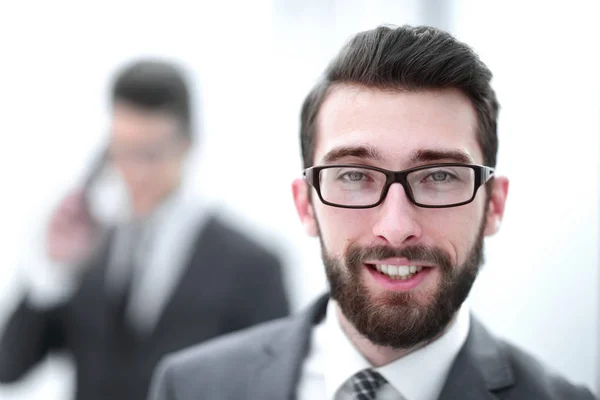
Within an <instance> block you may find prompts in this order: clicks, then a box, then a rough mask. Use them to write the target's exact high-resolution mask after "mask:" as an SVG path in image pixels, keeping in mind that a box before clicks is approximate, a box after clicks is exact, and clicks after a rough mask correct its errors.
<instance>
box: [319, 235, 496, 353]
mask: <svg viewBox="0 0 600 400" xmlns="http://www.w3.org/2000/svg"><path fill="white" fill-rule="evenodd" d="M484 226H485V225H484V224H482V226H481V227H480V229H479V233H478V236H477V238H476V241H475V244H474V245H473V247H472V248H471V251H470V252H469V255H468V257H467V259H466V261H465V262H464V263H463V264H462V265H453V264H452V262H451V261H450V260H451V259H450V256H449V255H448V254H447V253H446V252H444V251H443V250H441V249H439V248H435V247H425V246H409V247H404V248H402V249H394V248H392V247H386V246H375V247H368V248H361V247H358V246H352V247H350V248H349V249H348V251H347V253H346V257H345V262H344V261H343V260H338V259H334V258H332V257H329V255H328V254H327V249H326V248H325V246H324V243H323V240H322V238H321V250H322V256H323V263H324V265H325V272H326V274H327V278H328V280H329V284H330V290H331V297H332V298H333V299H335V300H336V301H337V302H338V304H339V307H340V309H341V311H342V313H343V314H344V316H345V317H346V318H347V319H348V321H349V322H350V323H351V324H352V325H353V326H354V327H355V328H356V330H357V331H358V332H359V333H360V334H362V335H363V336H365V337H366V338H367V339H369V340H370V341H371V342H372V343H373V344H376V345H379V346H386V347H392V348H395V349H411V348H413V347H415V346H418V345H420V344H424V343H427V342H429V341H431V340H433V339H435V338H436V337H438V336H439V335H440V334H442V333H443V332H444V330H445V329H446V327H447V326H448V324H449V323H450V321H451V320H452V318H453V317H454V315H455V314H456V312H457V311H458V309H459V308H460V307H461V305H462V304H463V302H464V301H465V299H466V298H467V296H468V295H469V292H470V291H471V287H472V286H473V283H474V282H475V278H476V277H477V275H478V273H479V269H480V267H481V265H482V264H483V237H484V235H483V229H484ZM319 237H321V235H319ZM393 257H398V258H406V259H408V260H418V261H423V262H427V263H432V264H434V265H436V267H435V268H438V270H439V272H440V278H441V279H440V280H439V285H438V287H437V289H436V290H435V291H432V292H431V293H428V294H427V295H426V296H425V298H426V300H425V304H419V301H417V299H415V298H414V296H412V295H411V294H410V293H396V292H388V293H384V294H382V295H378V296H375V297H374V296H372V295H370V294H369V293H368V290H367V289H366V287H365V285H364V283H363V282H362V280H361V270H362V268H365V267H364V264H363V262H364V261H365V260H368V259H371V260H372V259H385V258H393Z"/></svg>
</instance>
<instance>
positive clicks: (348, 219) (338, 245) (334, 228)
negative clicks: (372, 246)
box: [315, 204, 372, 257]
mask: <svg viewBox="0 0 600 400" xmlns="http://www.w3.org/2000/svg"><path fill="white" fill-rule="evenodd" d="M315 212H316V215H317V222H318V224H319V228H320V231H321V232H320V233H321V240H322V241H323V243H324V245H325V247H326V248H327V251H328V252H329V254H330V255H333V256H336V257H340V256H342V255H343V254H345V252H346V250H347V249H348V247H349V246H350V245H352V244H354V243H362V244H363V245H364V244H368V243H369V241H368V240H369V238H370V236H369V235H372V223H371V222H370V220H369V218H368V212H366V210H350V209H343V208H335V207H328V206H325V205H323V204H320V205H319V206H318V207H317V208H316V209H315Z"/></svg>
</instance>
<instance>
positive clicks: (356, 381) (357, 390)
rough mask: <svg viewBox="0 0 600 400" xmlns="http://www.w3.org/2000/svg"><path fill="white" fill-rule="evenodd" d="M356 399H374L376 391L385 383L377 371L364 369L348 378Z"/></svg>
mask: <svg viewBox="0 0 600 400" xmlns="http://www.w3.org/2000/svg"><path fill="white" fill-rule="evenodd" d="M350 382H351V384H352V389H353V391H354V396H355V398H356V400H374V399H375V396H376V394H377V391H378V390H379V389H380V388H381V387H382V386H383V385H385V384H386V383H387V381H386V380H385V378H384V377H383V376H381V374H380V373H379V372H377V371H373V370H372V369H364V370H362V371H359V372H357V373H356V374H354V375H353V376H352V377H351V378H350Z"/></svg>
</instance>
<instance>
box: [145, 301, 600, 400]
mask: <svg viewBox="0 0 600 400" xmlns="http://www.w3.org/2000/svg"><path fill="white" fill-rule="evenodd" d="M326 303H327V297H324V298H322V299H320V300H319V301H318V302H317V303H316V304H315V305H314V306H313V307H311V308H310V309H309V310H308V311H307V312H304V313H302V314H299V315H297V316H293V317H290V318H286V319H281V320H279V321H275V322H272V323H268V324H262V325H260V326H258V327H254V328H252V329H249V330H246V331H244V332H238V333H236V334H233V335H227V336H226V337H223V338H220V339H217V340H215V341H210V342H209V343H205V344H203V345H200V346H197V347H195V348H192V349H188V350H185V351H182V352H180V353H178V354H175V355H172V356H169V357H168V358H166V359H165V361H164V362H163V363H161V365H160V367H159V368H158V369H157V373H156V376H155V378H154V382H153V384H152V390H151V392H152V393H151V396H150V399H151V400H192V399H193V400H242V399H245V400H290V399H294V398H295V397H296V390H297V384H298V381H299V378H300V373H301V371H302V364H303V360H304V358H305V357H306V355H307V353H308V350H309V346H310V343H309V340H310V334H311V330H312V328H313V326H314V324H315V323H316V322H317V321H319V320H320V319H322V318H323V315H324V313H325V310H326ZM593 398H594V397H593V396H592V394H591V393H590V392H589V391H588V390H586V389H584V388H582V387H576V386H573V385H571V384H569V383H568V382H567V381H565V380H564V379H562V378H561V377H559V376H556V375H554V374H552V373H551V372H549V371H548V370H547V369H546V368H545V367H544V366H542V365H541V364H540V363H539V362H537V361H536V360H534V359H533V358H532V357H531V356H529V355H527V354H526V353H524V352H523V351H521V350H518V349H517V348H515V347H513V346H511V345H509V344H507V343H505V342H503V341H500V340H498V339H496V338H494V337H493V336H492V335H490V333H488V331H487V330H486V329H485V328H484V327H483V326H482V325H481V324H480V323H479V322H478V321H477V320H476V319H475V318H472V319H471V329H470V332H469V336H468V338H467V340H466V342H465V345H464V346H463V348H462V349H461V351H460V352H459V354H458V356H457V358H456V360H455V362H454V364H453V366H452V368H451V371H450V373H449V376H448V379H447V381H446V384H445V386H444V388H443V390H442V394H441V395H440V400H480V399H488V400H492V399H497V400H498V399H506V400H508V399H511V400H558V399H560V400H580V399H581V400H584V399H586V400H587V399H593Z"/></svg>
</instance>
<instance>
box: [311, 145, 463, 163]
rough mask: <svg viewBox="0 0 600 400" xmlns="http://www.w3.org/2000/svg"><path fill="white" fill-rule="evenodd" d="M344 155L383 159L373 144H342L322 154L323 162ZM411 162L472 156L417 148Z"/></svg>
mask: <svg viewBox="0 0 600 400" xmlns="http://www.w3.org/2000/svg"><path fill="white" fill-rule="evenodd" d="M346 157H355V158H362V159H365V160H371V161H383V157H382V156H381V154H379V153H378V152H377V150H376V149H375V147H373V146H344V147H338V148H334V149H332V150H331V151H329V152H328V153H327V154H325V156H323V163H324V164H331V163H335V162H337V161H339V160H341V159H343V158H346ZM409 160H410V163H411V164H419V163H426V162H436V161H444V160H446V161H453V162H457V163H464V164H472V163H473V162H474V161H473V158H472V157H471V156H470V155H469V154H468V153H465V152H464V151H460V150H453V149H449V150H442V149H439V150H438V149H425V150H417V151H415V152H414V153H413V154H412V156H411V157H410V158H409Z"/></svg>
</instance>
